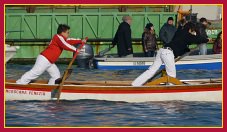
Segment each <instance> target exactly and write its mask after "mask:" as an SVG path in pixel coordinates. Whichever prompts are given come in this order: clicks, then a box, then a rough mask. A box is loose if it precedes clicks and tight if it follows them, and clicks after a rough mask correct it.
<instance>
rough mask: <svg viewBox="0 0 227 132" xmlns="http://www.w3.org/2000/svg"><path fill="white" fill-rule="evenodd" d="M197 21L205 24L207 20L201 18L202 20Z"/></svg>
mask: <svg viewBox="0 0 227 132" xmlns="http://www.w3.org/2000/svg"><path fill="white" fill-rule="evenodd" d="M199 21H200V22H201V23H203V22H207V19H206V18H204V17H202V18H200V19H199Z"/></svg>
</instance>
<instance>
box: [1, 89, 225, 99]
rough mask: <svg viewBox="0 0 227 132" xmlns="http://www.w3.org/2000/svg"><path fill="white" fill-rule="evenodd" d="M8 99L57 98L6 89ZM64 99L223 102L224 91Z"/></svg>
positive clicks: (64, 95)
mask: <svg viewBox="0 0 227 132" xmlns="http://www.w3.org/2000/svg"><path fill="white" fill-rule="evenodd" d="M5 99H6V101H9V100H56V98H51V92H45V91H31V90H17V89H7V90H6V98H5ZM61 99H62V100H81V99H94V100H108V101H125V102H149V101H171V100H182V101H209V102H222V91H201V92H176V93H136V94H134V93H133V94H115V93H114V94H103V93H102V94H99V93H67V92H62V93H61Z"/></svg>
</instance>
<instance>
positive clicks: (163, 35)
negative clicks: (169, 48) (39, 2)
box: [159, 17, 177, 45]
mask: <svg viewBox="0 0 227 132" xmlns="http://www.w3.org/2000/svg"><path fill="white" fill-rule="evenodd" d="M173 22H174V21H173V17H169V18H168V20H167V23H165V24H164V25H163V26H162V28H161V29H160V32H159V37H160V39H161V41H162V42H163V45H165V44H167V43H169V42H170V41H171V40H172V38H173V36H174V34H175V32H176V31H177V28H176V27H175V26H174V25H173Z"/></svg>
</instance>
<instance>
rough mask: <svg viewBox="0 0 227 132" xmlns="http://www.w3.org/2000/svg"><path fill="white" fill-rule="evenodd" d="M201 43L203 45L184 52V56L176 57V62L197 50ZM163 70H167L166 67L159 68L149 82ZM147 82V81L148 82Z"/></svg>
mask: <svg viewBox="0 0 227 132" xmlns="http://www.w3.org/2000/svg"><path fill="white" fill-rule="evenodd" d="M200 45H201V44H199V45H197V47H195V48H193V49H190V51H189V52H186V53H185V54H183V55H182V56H179V57H177V58H176V59H175V62H177V61H179V60H181V59H182V58H184V57H185V56H188V55H190V54H191V53H193V52H195V51H196V50H198V49H199V46H200ZM163 70H165V68H162V69H160V70H158V71H157V72H156V73H155V75H154V76H153V77H152V78H150V79H149V80H148V81H147V82H149V81H151V80H153V79H154V78H155V77H157V76H158V75H159V74H161V73H162V71H163ZM147 82H146V83H147Z"/></svg>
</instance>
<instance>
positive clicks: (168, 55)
mask: <svg viewBox="0 0 227 132" xmlns="http://www.w3.org/2000/svg"><path fill="white" fill-rule="evenodd" d="M194 29H195V25H194V24H193V23H191V22H188V23H187V24H185V26H184V27H183V29H182V30H177V32H176V33H175V36H174V38H173V40H172V41H171V42H170V43H169V44H167V45H165V47H163V48H160V49H159V50H158V52H157V55H156V58H155V61H154V63H153V65H152V66H150V67H149V69H148V70H146V71H145V72H144V73H142V74H141V75H140V76H139V77H137V78H136V79H135V80H134V81H133V82H132V86H141V85H143V84H144V83H146V82H147V80H149V79H150V78H152V77H153V76H154V75H155V73H156V72H157V70H158V69H159V67H160V66H161V65H162V63H164V64H165V68H166V72H167V74H168V76H170V77H174V78H175V77H176V67H175V59H174V58H177V57H178V56H181V55H183V54H185V53H186V52H189V51H190V49H189V48H188V45H190V44H193V43H196V44H200V43H206V42H208V41H210V39H207V38H204V37H202V36H199V35H194V34H193V30H194Z"/></svg>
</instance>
